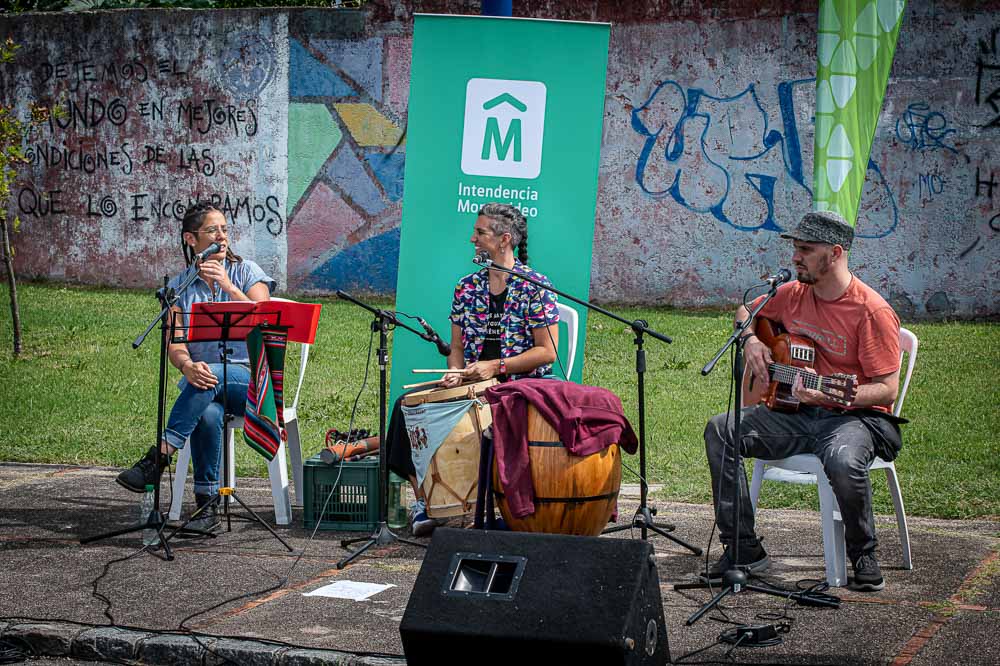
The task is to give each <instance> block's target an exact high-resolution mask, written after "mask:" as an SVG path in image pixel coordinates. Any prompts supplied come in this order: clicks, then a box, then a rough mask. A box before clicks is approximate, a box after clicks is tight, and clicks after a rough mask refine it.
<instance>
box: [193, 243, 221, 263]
mask: <svg viewBox="0 0 1000 666" xmlns="http://www.w3.org/2000/svg"><path fill="white" fill-rule="evenodd" d="M221 249H222V246H221V245H219V244H218V243H212V244H211V245H209V246H208V247H206V248H205V249H204V250H202V251H201V252H199V253H198V254H196V255H194V263H196V264H200V263H201V262H203V261H205V260H206V259H208V258H209V257H211V256H212V255H213V254H217V253H218V252H219V250H221Z"/></svg>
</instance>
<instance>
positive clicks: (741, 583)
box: [674, 280, 839, 626]
mask: <svg viewBox="0 0 1000 666" xmlns="http://www.w3.org/2000/svg"><path fill="white" fill-rule="evenodd" d="M781 282H782V281H781V280H777V281H771V282H770V289H769V290H768V292H767V294H765V295H764V298H762V299H761V301H760V304H759V305H757V307H755V308H754V309H753V310H751V311H750V316H749V317H747V318H746V319H745V320H744V321H742V322H740V323H739V324H737V325H736V327H735V329H736V330H734V331H733V334H732V335H731V336H729V339H728V340H726V342H725V344H723V345H722V347H721V348H720V349H719V351H718V352H717V353H716V354H715V356H714V357H713V358H712V360H711V361H709V362H708V363H707V364H706V365H705V367H704V368H702V369H701V374H702V376H704V375H707V374H708V373H710V372H712V369H713V368H715V364H716V363H718V362H719V359H720V358H722V355H723V354H725V353H726V350H727V349H729V348H730V347H734V349H735V359H734V361H733V377H732V381H733V382H735V384H736V387H735V389H734V392H733V395H734V399H735V403H736V404H735V405H734V408H733V424H734V427H733V435H734V440H733V442H732V444H733V455H732V459H733V462H732V467H733V469H732V473H733V508H732V513H733V537H732V544H730V546H729V547H730V549H731V550H732V553H731V554H732V557H731V558H730V559H731V561H732V563H733V566H732V567H731V568H730V569H727V570H726V571H725V572H723V574H722V585H721V589H720V590H719V593H718V594H716V595H715V596H714V597H712V599H710V600H709V601H708V603H706V604H705V605H704V606H702V607H701V608H699V609H698V610H697V611H695V612H694V614H692V615H691V616H690V617H689V618H688V619H687V622H686V623H685V624H686V625H687V626H691V625H692V624H694V623H695V622H697V621H698V620H699V619H701V617H702V616H703V615H704V614H705V613H707V612H708V611H710V610H712V609H713V608H715V607H716V606H718V605H719V604H720V603H721V602H722V600H723V599H725V598H726V597H728V596H729V595H730V594H739V593H740V592H741V591H743V590H751V591H753V592H762V593H764V594H770V595H772V596H775V597H782V598H784V599H793V600H795V601H797V602H799V603H800V604H803V605H811V606H830V607H833V608H836V607H837V605H838V604H839V600H837V601H826V600H824V599H819V598H815V597H804V596H803V593H801V592H796V593H792V594H789V593H788V592H784V591H781V590H775V589H772V588H769V587H764V586H761V585H753V584H751V583H748V582H747V581H748V580H749V577H748V576H747V574H746V572H745V571H743V570H742V569H741V568H740V567H739V565H738V564H737V562H739V555H740V504H741V503H742V493H741V492H740V457H741V455H742V454H741V450H740V449H741V444H742V441H743V438H742V433H741V427H742V418H741V413H742V411H743V344H744V342H745V340H744V339H743V332H744V331H746V330H747V329H748V328H750V327H751V326H752V325H753V321H754V318H755V317H756V316H757V314H758V313H759V312H760V311H761V309H763V307H764V306H765V305H766V304H767V302H768V301H770V300H771V299H772V298H773V297H774V294H775V293H776V292H777V291H778V285H780V284H781ZM723 468H725V459H723ZM723 477H725V474H724V473H723ZM720 494H721V493H720ZM716 587H720V586H718V585H712V583H710V582H707V581H706V582H704V583H680V584H677V585H674V589H675V590H703V589H709V590H711V589H713V588H716Z"/></svg>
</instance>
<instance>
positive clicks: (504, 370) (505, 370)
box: [500, 357, 507, 375]
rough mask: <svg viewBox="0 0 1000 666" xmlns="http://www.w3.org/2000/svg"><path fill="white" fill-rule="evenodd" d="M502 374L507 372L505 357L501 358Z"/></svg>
mask: <svg viewBox="0 0 1000 666" xmlns="http://www.w3.org/2000/svg"><path fill="white" fill-rule="evenodd" d="M500 374H501V375H506V374H507V361H505V360H504V359H503V357H501V358H500Z"/></svg>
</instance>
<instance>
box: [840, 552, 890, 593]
mask: <svg viewBox="0 0 1000 666" xmlns="http://www.w3.org/2000/svg"><path fill="white" fill-rule="evenodd" d="M851 564H852V566H853V567H854V578H853V579H852V580H851V584H850V586H849V587H850V588H851V589H852V590H856V591H858V592H878V591H879V590H882V589H885V579H884V578H882V569H880V568H879V566H878V560H877V559H876V558H875V553H861V555H859V556H858V558H857V559H856V560H854V561H853V562H851Z"/></svg>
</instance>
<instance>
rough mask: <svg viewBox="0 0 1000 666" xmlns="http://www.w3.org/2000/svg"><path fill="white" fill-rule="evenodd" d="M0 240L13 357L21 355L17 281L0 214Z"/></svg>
mask: <svg viewBox="0 0 1000 666" xmlns="http://www.w3.org/2000/svg"><path fill="white" fill-rule="evenodd" d="M0 242H2V243H3V245H2V248H0V249H3V263H4V267H5V268H6V269H7V283H8V284H9V285H10V314H11V324H13V328H14V357H15V358H17V357H18V356H20V355H21V310H20V308H19V307H18V306H17V281H16V280H15V279H14V255H13V254H12V253H11V251H10V236H9V235H8V234H7V220H6V218H4V217H3V216H2V215H0Z"/></svg>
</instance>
